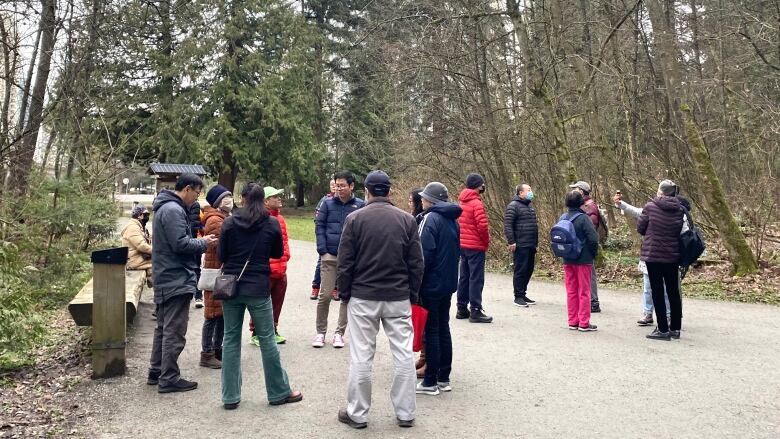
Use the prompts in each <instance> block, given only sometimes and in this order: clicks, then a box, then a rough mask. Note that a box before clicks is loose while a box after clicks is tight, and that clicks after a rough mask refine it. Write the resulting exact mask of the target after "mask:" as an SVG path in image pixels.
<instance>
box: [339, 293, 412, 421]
mask: <svg viewBox="0 0 780 439" xmlns="http://www.w3.org/2000/svg"><path fill="white" fill-rule="evenodd" d="M347 308H348V310H349V334H350V342H349V353H350V359H351V361H350V365H349V378H348V381H347V414H348V415H349V417H350V418H352V420H354V421H356V422H368V411H369V409H370V408H371V370H372V368H373V364H374V353H375V352H376V336H377V334H378V333H379V322H382V328H384V330H385V334H386V335H387V339H388V341H389V342H390V352H391V354H392V355H393V366H394V369H395V375H394V377H393V385H392V387H391V388H390V400H391V401H392V402H393V408H394V409H395V415H396V416H397V417H398V419H401V420H404V421H408V420H412V419H414V417H415V412H416V411H417V399H416V395H415V383H416V380H417V375H416V373H415V370H414V353H413V352H412V342H413V336H412V307H411V304H410V303H409V301H408V300H401V301H396V302H384V301H374V300H363V299H358V298H355V297H353V298H351V299H350V300H349V304H348V306H347Z"/></svg>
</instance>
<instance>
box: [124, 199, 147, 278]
mask: <svg viewBox="0 0 780 439" xmlns="http://www.w3.org/2000/svg"><path fill="white" fill-rule="evenodd" d="M130 217H131V219H130V222H129V223H127V225H126V226H125V228H124V229H123V230H122V246H124V247H127V265H126V268H127V269H128V270H146V277H147V279H151V276H152V238H151V236H149V231H148V230H147V229H146V224H147V223H148V222H149V209H147V208H146V206H144V205H143V204H137V205H136V206H135V207H133V210H132V212H131V213H130Z"/></svg>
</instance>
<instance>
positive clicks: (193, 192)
mask: <svg viewBox="0 0 780 439" xmlns="http://www.w3.org/2000/svg"><path fill="white" fill-rule="evenodd" d="M202 190H203V181H202V180H201V179H200V177H198V176H197V175H195V174H182V175H181V177H179V179H178V181H177V182H176V190H175V192H172V191H169V190H163V191H161V192H160V193H159V194H158V195H157V198H155V200H154V226H153V227H152V229H153V230H154V246H153V247H152V276H153V278H154V303H155V305H156V306H157V310H156V313H157V327H156V328H155V330H154V337H153V342H152V356H151V359H150V363H151V364H150V366H149V377H148V379H147V384H149V385H158V389H157V390H158V392H160V393H169V392H185V391H188V390H194V389H196V388H197V387H198V383H196V382H194V381H188V380H185V379H183V378H181V374H180V372H179V364H178V360H179V355H180V354H181V351H182V350H183V349H184V344H185V343H186V338H185V336H186V334H187V323H188V322H189V305H190V301H191V300H192V296H193V295H194V294H195V291H196V290H197V284H198V281H197V278H196V275H195V271H196V269H197V268H198V266H199V263H198V261H199V260H200V254H202V253H203V252H204V251H206V247H207V246H208V245H215V244H216V242H217V238H215V237H214V235H207V236H205V237H203V238H199V239H197V238H193V237H192V228H191V227H192V225H191V223H190V221H189V217H188V214H187V212H188V210H189V208H190V206H192V204H193V203H195V202H196V201H197V199H198V196H199V195H200V192H201V191H202Z"/></svg>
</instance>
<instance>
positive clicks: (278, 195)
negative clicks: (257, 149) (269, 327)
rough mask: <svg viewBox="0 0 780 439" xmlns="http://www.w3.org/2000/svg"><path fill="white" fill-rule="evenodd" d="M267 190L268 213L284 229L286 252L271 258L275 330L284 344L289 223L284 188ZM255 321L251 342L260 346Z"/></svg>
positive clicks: (250, 323) (251, 325)
mask: <svg viewBox="0 0 780 439" xmlns="http://www.w3.org/2000/svg"><path fill="white" fill-rule="evenodd" d="M263 192H265V208H266V209H268V213H269V214H270V215H271V216H273V217H275V218H276V219H277V221H279V227H281V229H282V244H283V246H284V252H283V253H282V257H281V258H279V259H270V260H269V264H270V265H271V275H270V276H269V277H270V281H271V284H270V288H269V289H270V290H271V305H272V306H273V310H274V331H275V332H276V343H277V344H284V343H285V342H286V341H287V339H285V338H284V337H282V336H281V335H279V330H278V329H279V315H280V314H281V313H282V304H284V296H285V294H286V293H287V261H289V260H290V245H289V241H288V238H287V223H285V221H284V217H283V216H282V214H281V212H280V210H281V208H282V193H284V189H276V188H274V187H271V186H266V187H264V188H263ZM254 326H255V325H254V322H252V321H251V320H250V321H249V330H250V331H251V332H252V338H251V339H250V341H249V342H250V343H251V344H253V345H255V346H260V340H259V339H258V338H257V336H256V335H255V328H254Z"/></svg>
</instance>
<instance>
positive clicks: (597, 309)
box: [590, 303, 601, 313]
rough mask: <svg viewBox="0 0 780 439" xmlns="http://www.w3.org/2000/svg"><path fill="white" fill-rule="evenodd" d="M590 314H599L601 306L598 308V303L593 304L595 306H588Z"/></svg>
mask: <svg viewBox="0 0 780 439" xmlns="http://www.w3.org/2000/svg"><path fill="white" fill-rule="evenodd" d="M590 312H592V313H595V312H601V306H599V304H598V303H597V304H595V305H591V306H590Z"/></svg>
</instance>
